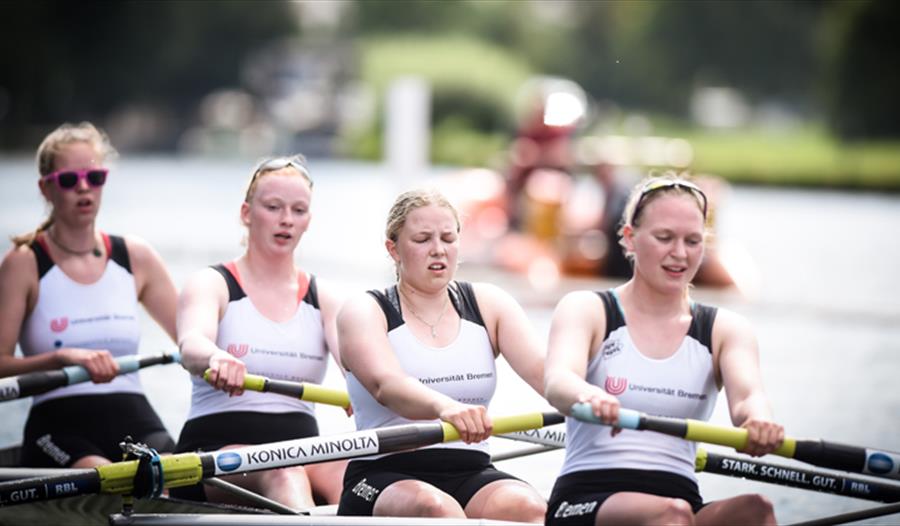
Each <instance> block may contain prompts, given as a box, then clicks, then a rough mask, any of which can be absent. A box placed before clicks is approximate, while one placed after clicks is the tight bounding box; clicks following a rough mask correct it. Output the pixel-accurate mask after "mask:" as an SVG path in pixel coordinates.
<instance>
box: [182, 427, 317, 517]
mask: <svg viewBox="0 0 900 526" xmlns="http://www.w3.org/2000/svg"><path fill="white" fill-rule="evenodd" d="M313 436H319V425H318V424H317V423H316V419H315V417H314V416H312V415H310V414H307V413H301V412H292V413H259V412H256V411H229V412H226V413H213V414H211V415H206V416H201V417H198V418H192V419H191V420H188V421H187V422H185V423H184V427H183V428H182V429H181V436H180V437H178V446H177V447H176V448H175V452H176V453H185V452H194V451H216V450H218V449H221V448H222V447H224V446H228V445H232V444H241V445H256V444H265V443H268V442H280V441H282V440H294V439H296V438H306V437H313ZM169 495H171V496H173V497H178V498H182V499H189V500H199V501H205V500H206V492H204V491H203V485H202V484H196V485H193V486H185V487H181V488H172V489H171V490H169Z"/></svg>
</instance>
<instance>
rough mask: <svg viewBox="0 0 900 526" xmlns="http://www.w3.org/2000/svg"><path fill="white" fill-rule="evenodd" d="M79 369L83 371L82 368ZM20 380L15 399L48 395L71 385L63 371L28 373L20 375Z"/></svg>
mask: <svg viewBox="0 0 900 526" xmlns="http://www.w3.org/2000/svg"><path fill="white" fill-rule="evenodd" d="M76 367H77V366H76ZM78 368H79V369H82V368H81V367H78ZM82 370H84V369H82ZM18 380H19V392H18V394H17V396H16V397H15V398H25V397H26V396H32V395H36V394H41V393H46V392H47V391H52V390H53V389H56V388H58V387H63V386H66V385H69V384H70V383H71V382H70V381H69V376H68V375H67V374H66V373H65V372H64V371H62V370H56V371H39V372H34V373H27V374H23V375H20V376H19V377H18ZM10 399H11V398H10Z"/></svg>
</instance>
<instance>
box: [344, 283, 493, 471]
mask: <svg viewBox="0 0 900 526" xmlns="http://www.w3.org/2000/svg"><path fill="white" fill-rule="evenodd" d="M449 291H450V292H449V294H450V302H451V303H452V304H453V308H454V309H456V312H458V313H459V316H460V326H459V334H457V336H456V340H454V341H453V343H451V344H450V345H448V346H446V347H430V346H428V345H425V344H423V343H421V342H420V341H419V340H418V339H416V337H415V336H414V335H413V333H412V332H410V330H409V327H407V326H406V323H405V322H404V321H403V317H402V315H401V314H400V299H399V296H398V295H397V287H396V285H395V286H393V287H390V288H388V289H386V290H385V291H374V290H370V291H369V294H371V295H372V296H374V297H375V299H376V300H377V301H378V304H379V305H380V306H381V310H382V311H384V315H385V317H386V318H387V322H388V340H390V342H391V347H392V348H393V350H394V355H395V356H396V357H397V360H398V361H399V362H400V366H401V367H402V368H403V371H404V372H406V374H408V375H410V376H412V377H413V378H417V379H418V380H419V381H420V382H422V383H423V384H424V385H425V386H426V387H428V388H429V389H433V390H434V391H437V392H439V393H441V394H444V395H446V396H449V397H450V398H453V399H454V400H456V401H458V402H462V403H465V404H473V405H483V406H485V407H487V406H488V404H490V401H491V398H493V396H494V390H495V389H496V387H497V369H496V366H495V363H494V351H493V348H492V346H491V341H490V339H489V338H488V333H487V329H485V327H484V320H483V319H482V317H481V311H479V309H478V303H477V302H476V300H475V293H474V291H473V290H472V285H471V284H469V283H466V282H461V281H458V282H453V283H451V286H450V287H449ZM347 391H348V392H349V394H350V401H351V403H352V404H353V416H354V417H355V418H356V428H357V429H358V430H365V429H375V428H378V427H384V426H393V425H401V424H410V423H422V421H421V420H418V421H416V420H409V419H407V418H403V417H402V416H400V415H398V414H396V413H394V412H393V411H391V410H390V409H388V408H387V407H385V406H383V405H381V404H380V403H378V401H377V400H375V398H373V397H372V395H371V394H370V393H369V392H368V391H367V390H366V388H365V387H364V386H363V385H362V384H361V383H360V382H359V380H357V379H356V377H355V376H354V375H353V373H352V372H349V371H348V372H347ZM432 422H440V420H438V419H435V420H432ZM429 447H433V448H453V449H465V450H475V451H483V452H485V453H487V451H488V444H487V441H484V442H480V443H477V444H465V443H463V442H459V441H457V442H448V443H446V444H436V445H433V446H429ZM379 456H383V455H375V456H370V457H365V458H367V459H373V458H378V457H379Z"/></svg>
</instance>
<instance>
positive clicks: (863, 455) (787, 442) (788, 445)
mask: <svg viewBox="0 0 900 526" xmlns="http://www.w3.org/2000/svg"><path fill="white" fill-rule="evenodd" d="M572 416H573V417H574V418H577V419H578V420H581V421H584V422H591V423H595V424H602V422H601V421H600V419H599V418H597V416H595V415H594V413H593V411H592V410H591V406H590V404H585V403H578V404H575V405H573V406H572ZM619 427H621V428H623V429H636V430H639V431H656V432H658V433H663V434H666V435H670V436H676V437H679V438H684V439H686V440H692V441H695V442H706V443H708V444H716V445H720V446H728V447H733V448H735V449H739V450H740V449H743V448H744V447H745V446H746V445H747V436H748V434H747V430H746V429H740V428H734V427H725V426H717V425H713V424H710V423H707V422H700V421H698V420H690V419H680V418H667V417H660V416H649V415H646V414H644V413H640V412H638V411H633V410H630V409H620V410H619ZM772 453H773V454H775V455H780V456H782V457H786V458H793V459H796V460H800V461H802V462H806V463H808V464H813V465H815V466H821V467H827V468H832V469H839V470H843V471H851V472H853V473H864V474H866V475H872V476H876V477H885V478H893V479H900V453H894V452H891V451H882V450H873V449H867V448H863V447H859V446H851V445H845V444H836V443H834V442H826V441H824V440H797V439H794V438H787V437H786V438H785V439H784V442H783V443H782V445H781V446H780V447H779V448H778V449H776V450H775V451H773V452H772Z"/></svg>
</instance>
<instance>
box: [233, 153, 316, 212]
mask: <svg viewBox="0 0 900 526" xmlns="http://www.w3.org/2000/svg"><path fill="white" fill-rule="evenodd" d="M288 166H292V167H294V168H295V169H296V170H297V171H298V172H300V174H301V175H303V177H304V178H305V179H306V180H307V181H308V182H309V187H310V188H312V185H313V181H312V176H310V175H309V168H307V166H306V157H304V156H302V155H299V154H298V155H293V156H290V157H275V158H274V159H265V160H263V161H262V162H260V163H259V164H258V165H256V169H255V170H253V177H251V178H250V184H249V185H247V195H246V196H245V197H244V201H249V199H250V190H251V189H252V188H253V183H255V182H256V180H257V179H258V178H259V176H260V175H261V174H264V173H268V172H275V171H278V170H281V169H282V168H287V167H288Z"/></svg>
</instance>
